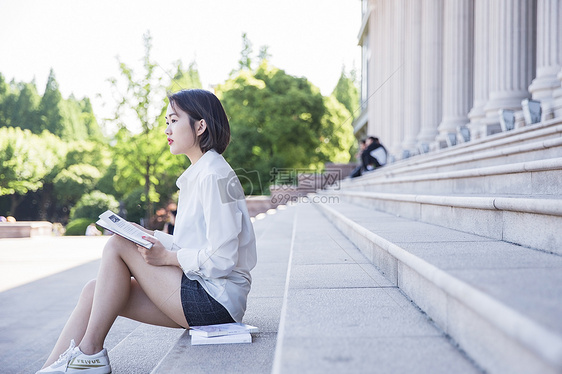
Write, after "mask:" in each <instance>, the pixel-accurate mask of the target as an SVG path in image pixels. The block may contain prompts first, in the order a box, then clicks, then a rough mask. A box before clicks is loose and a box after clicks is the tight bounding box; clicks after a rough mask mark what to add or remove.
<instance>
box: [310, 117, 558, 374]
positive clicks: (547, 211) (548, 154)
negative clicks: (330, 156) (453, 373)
mask: <svg viewBox="0 0 562 374" xmlns="http://www.w3.org/2000/svg"><path fill="white" fill-rule="evenodd" d="M561 144H562V125H561V121H560V119H557V120H551V121H549V122H545V123H542V124H540V125H537V126H533V127H527V128H522V129H519V130H516V131H512V132H509V133H501V134H497V135H494V136H490V137H488V138H486V139H483V140H481V141H476V142H473V143H467V144H463V145H461V146H459V147H455V148H451V149H445V150H442V151H439V152H436V153H434V154H429V155H424V156H418V157H415V158H412V159H410V160H404V161H401V162H397V163H395V164H392V165H389V166H386V167H384V168H381V169H379V170H377V171H375V172H373V173H371V174H369V175H366V176H364V177H361V178H357V179H356V180H351V181H349V180H348V181H344V182H343V183H341V185H340V186H339V188H334V189H333V190H330V191H322V195H321V197H322V199H319V201H322V202H323V203H320V204H317V206H318V208H319V209H320V210H321V211H322V212H323V213H324V215H325V216H326V217H328V218H329V219H330V221H331V222H332V223H333V224H334V225H335V226H336V227H338V229H339V230H341V231H342V232H343V233H344V234H345V235H346V237H348V238H349V239H350V240H351V241H352V242H353V243H354V244H355V245H356V246H357V247H358V248H360V249H361V251H362V252H363V253H364V254H365V256H366V257H367V258H369V260H370V261H371V262H372V263H373V264H374V265H376V266H377V267H378V268H379V269H380V270H381V271H382V272H383V273H384V274H385V276H386V277H387V278H388V279H389V280H390V281H391V282H392V284H394V285H396V286H397V287H399V288H400V290H401V291H402V292H404V294H405V295H406V296H407V297H409V298H410V299H411V300H412V301H413V302H414V303H415V304H416V305H418V306H419V307H420V308H421V310H423V311H424V312H425V313H427V315H428V316H429V317H430V318H431V319H432V320H433V321H435V323H436V325H437V326H439V327H440V328H441V329H442V330H443V331H444V332H445V333H446V334H447V335H448V336H449V337H450V338H451V339H452V340H453V341H454V342H456V344H458V345H459V347H460V349H462V350H463V351H464V352H466V354H467V355H468V356H469V357H470V358H471V359H473V360H474V361H475V362H476V363H477V364H478V365H479V366H480V367H482V368H483V369H484V370H485V371H488V372H491V373H560V372H562V318H560V317H561V316H562V282H561V281H562V271H561V270H562V239H561V235H560V234H562V148H561Z"/></svg>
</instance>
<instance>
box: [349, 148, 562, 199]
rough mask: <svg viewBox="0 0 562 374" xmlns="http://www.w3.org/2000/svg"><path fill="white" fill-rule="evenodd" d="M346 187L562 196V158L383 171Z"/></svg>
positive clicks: (425, 192)
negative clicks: (421, 171)
mask: <svg viewBox="0 0 562 374" xmlns="http://www.w3.org/2000/svg"><path fill="white" fill-rule="evenodd" d="M381 171H384V170H383V169H381ZM346 190H353V191H377V192H393V193H410V194H411V193H416V194H484V193H485V194H488V195H494V194H500V195H506V194H509V195H527V196H533V195H534V196H541V195H558V196H562V157H558V158H551V159H546V160H538V161H529V162H519V163H514V164H507V165H498V166H490V167H482V168H474V169H465V170H458V171H446V172H437V173H427V174H421V175H406V176H403V175H400V174H398V175H394V174H392V173H386V172H384V173H382V174H381V175H379V176H378V177H377V178H368V179H358V180H356V181H354V183H348V184H347V187H346Z"/></svg>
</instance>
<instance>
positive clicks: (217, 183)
mask: <svg viewBox="0 0 562 374" xmlns="http://www.w3.org/2000/svg"><path fill="white" fill-rule="evenodd" d="M168 99H169V102H170V104H169V105H168V109H167V112H166V124H167V127H166V132H165V133H166V135H167V137H168V144H169V146H170V151H171V152H172V154H175V155H179V154H184V155H187V157H188V158H189V159H190V161H191V166H189V167H188V168H187V170H186V171H185V172H184V173H183V174H182V175H181V176H180V177H179V178H178V180H177V182H176V184H177V186H178V187H179V188H180V196H179V201H178V211H177V217H176V223H175V230H174V234H173V236H172V235H168V234H165V233H163V232H159V231H155V232H152V231H149V230H144V229H143V230H144V231H146V232H147V234H150V235H147V236H146V239H147V240H148V241H151V242H152V243H154V245H153V247H152V248H151V249H150V250H147V249H145V248H144V247H140V246H136V245H135V244H133V243H132V242H130V241H128V240H126V239H123V238H120V237H118V236H115V235H114V236H113V237H111V238H110V239H109V241H108V242H107V244H106V246H105V248H104V251H103V255H102V260H101V265H100V269H99V273H98V277H97V279H96V280H93V281H90V282H89V283H88V284H86V286H85V287H84V289H83V291H82V294H81V295H80V299H79V301H78V304H77V305H76V308H75V309H74V311H73V312H72V314H71V316H70V317H69V319H68V321H67V323H66V325H65V327H64V329H63V330H62V332H61V335H60V337H59V339H58V341H57V343H56V345H55V347H54V349H53V351H52V352H51V355H50V356H49V358H48V359H47V361H46V363H45V366H44V367H43V369H42V370H40V371H38V372H37V373H74V372H76V373H88V374H90V373H95V374H98V373H99V374H107V373H110V372H111V366H110V364H109V358H108V356H107V351H106V350H105V349H104V348H103V343H104V340H105V337H106V336H107V333H108V332H109V329H110V328H111V326H112V324H113V322H114V321H115V319H116V318H117V316H124V317H127V318H131V319H134V320H137V321H140V322H144V323H149V324H153V325H160V326H166V327H177V328H186V329H187V328H189V326H200V325H210V324H218V323H228V322H241V320H242V317H243V315H244V312H245V309H246V299H247V296H248V292H249V291H250V285H251V276H250V270H251V269H253V267H254V266H255V264H256V246H255V236H254V231H253V227H252V223H251V222H250V217H249V215H248V210H247V208H246V203H245V200H244V194H243V191H242V190H241V186H240V182H239V181H238V179H237V178H236V174H235V173H234V171H233V170H232V168H231V167H230V165H229V164H228V163H227V162H226V161H225V159H224V158H223V157H222V156H221V154H222V153H223V152H224V150H225V149H226V147H227V145H228V143H229V141H230V127H229V124H228V119H227V117H226V114H225V112H224V109H223V107H222V105H221V103H220V101H219V100H218V99H217V97H216V96H215V95H213V94H212V93H210V92H208V91H204V90H183V91H179V92H177V93H175V94H172V95H170V96H168ZM139 227H140V226H139ZM69 342H70V347H69V348H68V349H66V351H65V348H66V347H67V345H68V343H69ZM76 344H77V346H76ZM63 351H64V352H63ZM59 355H60V356H59ZM57 357H58V358H57Z"/></svg>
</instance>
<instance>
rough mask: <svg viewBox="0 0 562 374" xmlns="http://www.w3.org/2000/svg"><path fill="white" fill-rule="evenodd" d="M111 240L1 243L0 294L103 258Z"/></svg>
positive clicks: (80, 238) (50, 239) (39, 239)
mask: <svg viewBox="0 0 562 374" xmlns="http://www.w3.org/2000/svg"><path fill="white" fill-rule="evenodd" d="M107 239H108V237H86V236H75V237H72V236H65V237H36V238H23V239H0V292H3V291H6V290H9V289H11V288H14V287H17V286H21V285H24V284H26V283H29V282H33V281H35V280H38V279H41V278H44V277H47V276H49V275H53V274H56V273H60V272H61V271H64V270H68V269H71V268H73V267H76V266H79V265H83V264H86V263H88V262H91V261H94V260H97V259H99V258H101V253H102V250H103V246H104V245H105V242H106V241H107Z"/></svg>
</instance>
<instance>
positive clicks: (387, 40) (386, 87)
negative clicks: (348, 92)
mask: <svg viewBox="0 0 562 374" xmlns="http://www.w3.org/2000/svg"><path fill="white" fill-rule="evenodd" d="M381 5H382V9H381V14H380V17H381V18H380V22H381V39H382V40H381V42H382V48H381V51H380V56H379V58H380V59H381V62H382V66H381V81H380V84H379V92H380V98H381V100H380V101H381V114H382V122H381V127H380V130H379V132H378V133H375V134H370V135H374V136H376V137H378V138H379V139H380V141H381V143H383V144H385V145H386V146H388V145H389V144H388V143H389V142H390V134H391V132H390V124H391V123H392V112H393V111H392V90H391V82H390V80H389V79H388V78H389V76H390V75H391V74H392V71H391V69H392V58H391V56H392V42H393V34H392V19H391V15H392V0H382V1H381Z"/></svg>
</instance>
